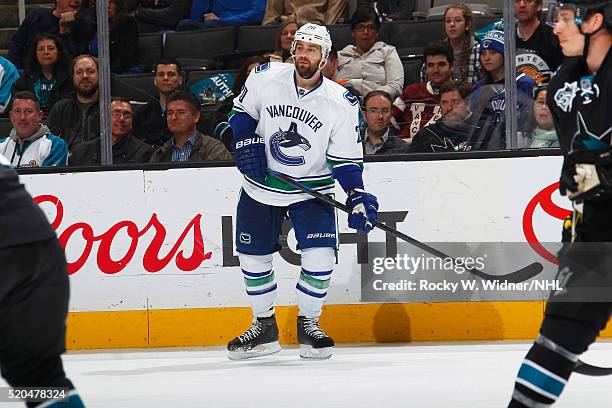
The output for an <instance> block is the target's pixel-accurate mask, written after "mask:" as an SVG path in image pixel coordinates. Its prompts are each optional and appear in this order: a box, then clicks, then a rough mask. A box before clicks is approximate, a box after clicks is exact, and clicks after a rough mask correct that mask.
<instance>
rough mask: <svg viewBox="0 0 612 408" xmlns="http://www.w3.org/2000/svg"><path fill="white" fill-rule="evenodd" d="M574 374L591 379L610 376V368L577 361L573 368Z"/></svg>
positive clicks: (611, 371)
mask: <svg viewBox="0 0 612 408" xmlns="http://www.w3.org/2000/svg"><path fill="white" fill-rule="evenodd" d="M574 372H575V373H578V374H582V375H589V376H592V377H603V376H606V375H610V374H612V367H598V366H594V365H591V364H588V363H585V362H584V361H582V360H578V362H577V363H576V366H575V367H574Z"/></svg>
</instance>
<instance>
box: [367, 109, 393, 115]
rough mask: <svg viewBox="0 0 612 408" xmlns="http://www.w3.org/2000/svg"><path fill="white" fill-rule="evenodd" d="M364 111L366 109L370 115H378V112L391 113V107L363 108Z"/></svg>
mask: <svg viewBox="0 0 612 408" xmlns="http://www.w3.org/2000/svg"><path fill="white" fill-rule="evenodd" d="M363 110H364V111H366V112H367V113H370V114H372V115H378V114H379V113H382V114H383V115H388V114H390V113H391V109H389V108H382V109H379V108H363Z"/></svg>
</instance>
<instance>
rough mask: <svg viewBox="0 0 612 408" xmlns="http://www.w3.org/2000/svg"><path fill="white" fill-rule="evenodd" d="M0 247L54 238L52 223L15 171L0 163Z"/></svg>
mask: <svg viewBox="0 0 612 408" xmlns="http://www.w3.org/2000/svg"><path fill="white" fill-rule="evenodd" d="M0 197H2V199H0V248H7V247H11V246H14V245H19V244H26V243H29V242H37V241H42V240H46V239H50V238H54V237H55V232H54V231H53V229H52V228H51V226H50V225H49V221H47V218H46V217H45V215H44V214H43V212H42V211H41V209H40V207H39V206H38V204H36V203H35V202H34V201H33V200H32V197H30V195H29V194H28V192H27V191H26V189H25V187H24V186H23V184H21V183H20V182H19V178H18V176H17V173H16V172H15V170H13V169H12V168H10V167H9V166H8V165H5V164H2V163H0Z"/></svg>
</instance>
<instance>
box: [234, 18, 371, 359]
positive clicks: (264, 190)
mask: <svg viewBox="0 0 612 408" xmlns="http://www.w3.org/2000/svg"><path fill="white" fill-rule="evenodd" d="M331 46H332V43H331V39H330V36H329V32H328V30H327V28H325V27H324V26H319V25H316V24H305V25H304V26H302V27H301V28H300V29H299V30H298V31H297V32H296V34H295V39H294V41H293V44H292V47H291V53H292V55H293V58H294V64H283V63H270V64H264V65H261V66H259V67H257V68H256V69H255V71H254V72H253V73H252V74H251V75H250V76H249V78H248V79H247V82H246V84H245V86H244V87H243V89H242V92H241V93H240V95H239V96H238V97H236V99H235V100H234V112H233V116H232V117H231V119H230V124H231V126H232V130H233V133H234V149H235V151H236V165H237V167H238V170H240V172H242V173H243V174H244V182H243V188H242V192H241V195H240V199H239V202H238V209H237V222H236V248H237V251H238V253H239V259H240V267H241V269H242V272H243V275H244V280H245V284H246V292H247V294H248V296H249V299H250V301H251V306H252V309H253V325H252V326H251V328H250V329H248V330H247V331H246V332H245V333H243V334H242V335H240V336H238V337H236V338H235V339H233V340H232V341H231V342H230V343H229V344H228V350H229V358H230V359H243V358H249V357H256V356H263V355H267V354H272V353H276V352H278V351H280V349H281V348H280V346H279V344H278V327H277V325H276V319H275V316H274V299H275V297H276V290H277V286H276V282H275V278H274V270H273V268H272V254H273V253H274V252H276V251H278V250H279V249H280V245H279V243H278V238H279V233H280V228H281V226H282V222H283V220H284V218H285V217H286V215H287V214H288V215H289V217H290V218H291V221H292V223H293V229H294V231H295V236H296V239H297V242H298V248H299V249H300V251H301V261H302V271H301V273H300V276H299V278H298V282H297V285H296V292H297V301H298V306H299V315H298V323H297V334H298V342H299V343H300V356H301V357H303V358H311V359H324V358H329V357H331V352H332V348H333V346H334V341H333V340H332V339H331V337H329V336H328V335H327V334H325V332H324V331H323V330H322V329H321V328H320V326H319V316H320V315H321V309H322V307H323V303H324V301H325V296H326V295H327V290H328V288H329V284H330V278H331V275H332V270H333V265H334V260H335V250H336V248H337V227H336V217H335V211H334V209H333V208H332V207H331V206H329V205H328V204H326V203H323V202H320V201H319V200H316V199H312V197H310V196H309V195H307V194H305V193H302V192H301V191H299V190H296V189H295V188H293V187H292V186H289V185H288V184H285V183H283V182H281V181H279V180H277V179H275V178H274V177H270V176H269V175H268V169H269V170H271V171H275V172H278V173H282V174H285V175H287V176H290V177H292V178H293V179H295V180H298V181H299V182H300V183H302V184H304V185H306V186H308V187H310V188H312V189H314V190H316V191H319V192H321V193H324V194H327V193H332V192H333V188H334V185H335V180H338V182H339V183H340V185H341V186H342V188H343V190H344V191H345V192H346V193H347V195H348V198H347V206H348V207H349V208H351V209H352V213H351V214H350V215H349V220H348V221H349V226H350V227H351V228H355V229H357V230H360V231H363V232H369V231H370V230H371V229H372V228H373V225H374V224H375V222H376V217H377V210H378V202H377V200H376V197H374V196H373V195H372V194H369V193H367V192H365V190H364V185H363V180H362V169H363V153H362V144H361V140H360V136H359V131H358V109H359V106H358V101H357V99H356V98H355V97H354V96H353V95H351V94H350V93H349V92H348V91H347V90H346V89H344V88H343V87H342V86H340V85H338V84H336V83H335V82H332V81H330V80H328V79H326V78H324V77H323V76H322V75H321V68H323V66H324V65H325V63H326V62H327V57H328V55H329V51H330V49H331Z"/></svg>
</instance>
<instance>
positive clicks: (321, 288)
mask: <svg viewBox="0 0 612 408" xmlns="http://www.w3.org/2000/svg"><path fill="white" fill-rule="evenodd" d="M334 260H335V254H334V248H308V249H304V250H302V272H301V273H300V278H299V279H298V282H297V285H296V289H297V290H296V292H297V301H298V306H299V308H300V312H299V313H300V315H301V316H305V317H319V316H320V315H321V309H322V308H323V303H325V297H326V296H327V289H328V288H329V283H330V280H331V274H332V272H333V268H334Z"/></svg>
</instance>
